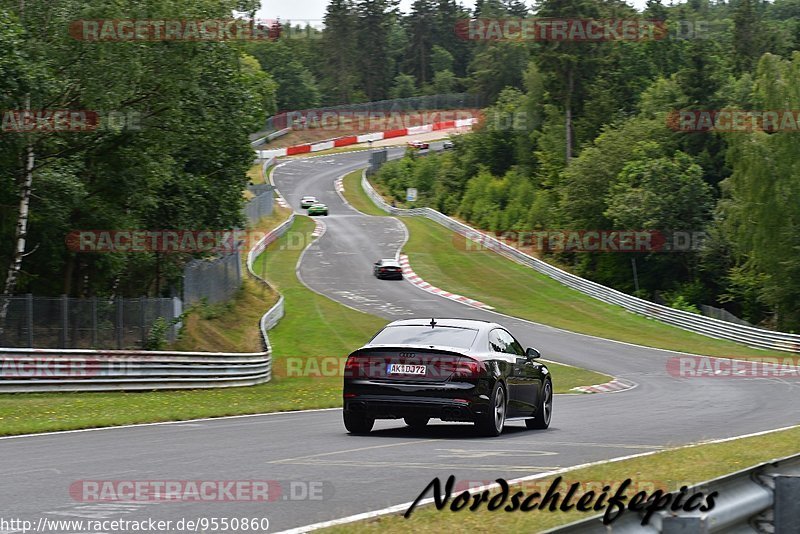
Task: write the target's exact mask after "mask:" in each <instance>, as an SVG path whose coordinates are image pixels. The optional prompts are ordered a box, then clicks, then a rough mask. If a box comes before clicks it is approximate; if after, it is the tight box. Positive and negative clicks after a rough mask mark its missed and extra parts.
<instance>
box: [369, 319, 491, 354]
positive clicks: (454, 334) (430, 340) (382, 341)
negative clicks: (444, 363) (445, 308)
mask: <svg viewBox="0 0 800 534" xmlns="http://www.w3.org/2000/svg"><path fill="white" fill-rule="evenodd" d="M477 335H478V331H477V330H472V329H470V328H453V327H450V326H437V327H434V328H431V327H430V326H411V325H409V326H388V327H386V328H384V329H383V330H381V331H380V332H378V335H376V336H375V337H374V338H373V339H372V341H370V343H372V344H374V345H397V344H406V343H409V344H414V345H438V346H443V347H456V348H459V349H468V348H470V347H471V346H472V343H473V341H475V337H476V336H477Z"/></svg>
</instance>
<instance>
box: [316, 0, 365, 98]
mask: <svg viewBox="0 0 800 534" xmlns="http://www.w3.org/2000/svg"><path fill="white" fill-rule="evenodd" d="M357 22H358V21H357V15H356V12H355V8H354V6H353V1H352V0H331V2H330V3H329V4H328V8H327V10H326V11H325V19H324V23H325V29H324V31H323V32H322V39H321V40H320V41H319V44H320V46H319V51H318V54H319V56H320V57H321V58H322V62H321V63H320V69H321V70H322V72H323V74H324V78H323V80H324V84H325V86H324V98H325V100H326V101H327V102H329V103H335V104H340V103H347V102H350V99H351V98H352V96H353V93H354V91H355V89H356V84H357V82H358V72H357V68H358V67H357V64H356V34H355V32H356V25H357Z"/></svg>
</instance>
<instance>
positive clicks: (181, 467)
mask: <svg viewBox="0 0 800 534" xmlns="http://www.w3.org/2000/svg"><path fill="white" fill-rule="evenodd" d="M400 152H401V151H400V150H393V151H392V155H394V156H397V155H399V154H400ZM368 156H369V153H368V152H355V153H345V154H338V155H333V156H322V157H316V158H309V159H302V160H291V161H288V162H285V163H282V164H281V165H280V166H279V167H278V168H277V169H275V171H274V181H275V183H276V185H277V187H278V188H279V190H280V191H281V193H282V194H283V195H284V197H285V198H286V200H287V201H288V202H289V203H290V204H291V205H292V206H294V207H295V208H296V209H298V208H297V206H298V205H299V199H300V197H301V196H303V195H315V196H317V197H318V198H320V199H321V200H322V201H323V202H325V203H326V204H328V206H329V209H330V216H328V217H325V218H322V220H323V221H324V223H325V224H326V226H327V231H326V232H325V234H324V235H323V236H322V237H321V238H320V239H319V240H318V241H317V242H316V243H315V244H313V245H312V246H311V247H310V248H309V249H308V250H307V252H306V254H305V255H304V256H303V261H302V263H301V265H300V268H299V274H300V275H301V277H302V280H303V281H304V283H306V284H307V285H308V286H309V287H310V288H312V289H313V290H315V291H317V292H319V293H322V294H324V295H326V296H328V297H330V298H332V299H334V300H337V301H339V302H341V303H343V304H346V305H348V306H351V307H353V308H356V309H360V310H364V311H367V312H369V313H372V314H375V315H378V316H381V317H384V318H386V319H396V318H402V317H412V316H421V317H431V316H436V317H444V316H450V317H471V318H480V319H491V320H496V321H498V322H501V323H503V324H505V325H506V326H508V328H510V329H511V331H512V332H513V333H514V334H516V335H517V336H518V337H519V338H520V341H522V342H523V343H524V344H526V345H531V346H536V347H538V348H539V349H540V350H541V352H542V354H543V355H544V356H545V357H546V358H548V359H552V360H556V361H559V362H563V363H568V364H573V365H581V366H585V367H588V368H591V369H596V370H599V371H602V372H606V373H609V374H612V375H614V376H617V377H621V378H627V379H630V380H633V381H635V382H637V383H638V384H639V387H637V388H635V389H633V390H630V391H627V392H624V393H617V394H602V395H584V396H581V395H576V396H559V397H557V398H556V401H555V403H554V417H553V424H552V426H551V428H550V429H549V430H547V431H529V430H526V429H525V427H524V425H523V424H512V425H510V426H509V427H507V429H506V432H504V433H503V435H501V436H500V437H498V438H493V439H486V438H477V437H475V435H474V433H472V432H471V429H470V428H469V426H468V425H463V424H433V425H431V426H430V427H429V428H428V429H427V430H426V431H422V432H418V431H412V430H410V429H408V428H406V427H404V426H403V424H402V423H398V422H392V421H379V422H378V423H377V424H376V430H375V431H374V432H373V433H372V434H371V435H369V436H365V437H355V436H349V435H347V434H346V433H345V430H344V427H343V425H342V423H341V411H340V410H325V411H311V412H303V413H299V412H298V413H287V414H272V415H261V416H249V417H238V418H226V419H216V420H204V421H195V422H186V423H174V424H165V425H145V426H134V427H127V428H117V429H107V430H98V431H89V432H74V433H61V434H49V435H40V436H31V437H19V438H12V439H1V440H0V474H2V475H3V479H4V481H5V483H6V484H5V491H4V492H3V493H2V496H0V517H4V518H9V517H15V518H26V519H31V520H33V521H36V520H38V518H40V517H45V518H48V519H84V520H85V519H92V518H104V519H125V520H137V521H141V520H146V519H149V518H153V519H157V520H172V521H178V520H180V519H181V518H184V519H197V518H202V517H206V518H209V517H228V518H231V517H250V518H254V517H266V518H269V520H270V523H271V526H270V531H279V530H283V529H288V528H292V527H298V526H302V525H307V524H311V523H315V522H319V521H324V520H330V519H334V518H338V517H343V516H348V515H351V514H356V513H361V512H367V511H370V510H375V509H379V508H383V507H386V506H390V505H395V504H398V503H403V502H407V501H411V500H413V499H414V498H415V497H416V496H417V495H418V494H419V492H420V491H421V490H422V488H423V487H424V486H425V485H426V484H427V483H428V482H429V481H430V480H431V479H432V478H433V477H436V476H439V477H447V476H448V475H450V474H455V475H456V476H457V478H458V479H460V480H493V479H495V478H497V477H505V478H509V479H510V478H516V477H521V476H525V475H528V474H535V473H538V472H546V471H550V470H554V469H556V468H562V467H567V466H571V465H576V464H580V463H584V462H589V461H596V460H603V459H609V458H614V457H620V456H626V455H630V454H635V453H639V452H647V451H652V450H659V449H660V448H663V447H666V446H672V445H680V444H685V443H690V442H696V441H700V440H707V439H715V438H725V437H731V436H736V435H741V434H746V433H752V432H758V431H764V430H769V429H774V428H779V427H784V426H787V425H790V424H796V423H798V422H800V415H799V414H798V412H797V410H796V409H795V408H793V406H795V403H796V398H797V393H798V391H800V390H799V389H798V385H800V384H798V382H797V381H794V382H792V381H779V380H767V379H736V380H726V379H676V378H672V377H670V376H669V375H668V373H667V372H666V362H667V359H668V358H670V357H672V356H674V354H671V353H668V352H665V351H659V350H653V349H647V348H642V347H636V346H632V345H627V344H623V343H617V342H613V341H608V340H603V339H598V338H593V337H589V336H583V335H579V334H572V333H568V332H564V331H561V330H558V329H555V328H550V327H547V326H542V325H537V324H533V323H529V322H526V321H522V320H518V319H512V318H505V317H502V316H500V315H498V314H495V313H492V312H489V311H484V310H478V309H475V308H470V307H467V306H464V305H462V304H459V303H456V302H453V301H450V300H447V299H444V298H440V297H437V296H435V295H432V294H429V293H426V292H424V291H422V290H420V289H418V288H416V287H415V286H413V285H412V284H410V283H408V282H406V281H396V282H395V281H378V280H376V279H374V278H373V277H372V275H371V264H372V262H373V261H375V259H377V258H381V257H393V256H394V255H395V253H396V252H397V250H398V247H399V246H400V245H401V244H402V243H403V242H404V239H405V230H404V227H403V226H402V223H401V222H400V221H398V220H396V219H393V218H389V217H370V216H366V215H363V214H360V213H358V212H356V211H354V210H353V209H352V208H350V207H349V206H347V205H346V204H345V203H343V202H342V200H341V199H340V198H339V196H338V195H337V193H336V191H335V188H334V181H335V179H336V178H338V177H340V176H342V175H343V174H345V173H346V172H349V171H352V170H355V169H358V168H361V167H363V166H365V165H366V162H367V160H368ZM413 260H414V258H413V256H412V257H411V262H412V265H413ZM444 289H458V288H444ZM467 296H469V295H467ZM554 379H555V380H556V381H557V380H558V376H557V375H556V376H555V377H554ZM252 479H259V480H264V479H266V480H277V481H283V484H282V485H281V487H282V488H283V489H282V491H281V492H280V493H279V492H278V491H277V490H276V491H274V492H273V494H272V497H274V498H277V500H276V501H273V502H268V503H263V502H169V503H135V504H126V505H120V504H118V503H86V502H80V500H76V495H75V494H72V495H71V494H70V492H69V488H70V486H71V485H73V484H74V483H75V482H76V481H79V480H252ZM287 481H295V482H296V484H295V486H296V487H297V488H298V491H297V492H296V493H295V495H292V494H291V493H290V491H289V487H290V486H289V484H288V483H287ZM303 481H305V482H311V483H314V484H312V487H314V488H315V487H324V488H325V490H324V492H323V493H322V494H321V497H322V498H321V499H311V500H309V499H302V498H301V497H302V496H303V495H302V493H303V491H302V484H300V482H303ZM274 488H277V486H274ZM78 497H79V496H78Z"/></svg>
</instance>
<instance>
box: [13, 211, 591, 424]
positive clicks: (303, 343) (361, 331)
mask: <svg viewBox="0 0 800 534" xmlns="http://www.w3.org/2000/svg"><path fill="white" fill-rule="evenodd" d="M313 230H314V222H313V221H312V220H311V219H309V218H307V217H299V218H298V219H297V220H296V221H295V223H294V225H293V226H292V228H291V231H290V233H288V234H287V235H285V236H284V237H282V238H281V239H279V240H278V241H276V242H275V243H273V244H272V245H270V247H268V248H267V251H266V252H265V253H264V254H262V255H261V256H260V257H259V258H258V260H257V261H256V263H255V266H254V269H255V270H256V272H258V273H266V276H267V277H268V278H269V280H270V282H271V283H272V284H273V285H274V286H275V287H276V288H277V289H278V290H279V291H280V292H281V293H282V294H283V295H284V298H285V310H286V316H285V317H284V318H283V319H282V320H281V321H280V323H278V326H277V327H276V328H275V329H273V330H271V331H270V334H269V336H270V342H271V343H272V345H273V347H274V349H273V358H274V360H273V379H272V380H271V381H270V382H269V383H268V384H261V385H258V386H252V387H242V388H229V389H210V390H191V391H152V392H132V393H122V392H111V393H100V392H98V393H25V394H5V395H0V435H15V434H26V433H35V432H51V431H56V430H75V429H81V428H97V427H106V426H118V425H125V424H134V423H152V422H161V421H179V420H187V419H197V418H205V417H222V416H228V415H242V414H251V413H266V412H276V411H287V410H304V409H311V408H333V407H338V406H341V384H342V379H341V376H340V374H339V372H338V371H337V370H336V367H337V366H339V365H342V364H343V360H344V357H345V356H346V355H347V354H349V353H350V352H351V351H352V350H353V347H357V346H359V345H361V344H363V343H364V341H365V340H367V339H369V338H370V337H372V335H373V334H374V333H375V332H377V331H378V330H379V329H380V328H381V327H382V326H383V325H384V324H386V321H385V320H383V319H380V318H377V317H374V316H372V315H368V314H365V313H361V312H358V311H355V310H352V309H350V308H347V307H345V306H342V305H341V304H338V303H336V302H334V301H332V300H330V299H328V298H326V297H323V296H322V295H318V294H317V293H314V292H313V291H311V290H309V289H308V288H306V287H305V286H304V285H303V284H302V283H300V281H299V280H298V279H297V277H296V275H295V266H296V264H297V261H298V259H299V257H300V254H301V253H302V249H303V247H304V245H305V244H306V243H309V242H310V241H311V239H312V238H311V232H312V231H313ZM299 236H302V238H301V239H298V237H299ZM298 242H300V243H301V245H300V246H298V245H297V243H298ZM252 284H254V283H252ZM245 288H246V290H245V291H243V292H242V293H240V295H239V296H238V297H237V299H236V300H235V301H234V302H233V303H231V304H230V305H226V306H224V307H221V308H219V309H218V308H217V307H211V308H205V309H200V310H199V311H198V313H197V314H195V315H193V317H194V319H192V318H190V320H191V321H195V322H194V323H192V327H191V329H190V330H191V331H190V333H188V334H186V335H185V336H184V338H183V339H182V340H181V341H180V342H179V343H178V347H179V349H180V350H225V349H247V348H250V349H254V350H258V348H257V347H253V344H254V343H257V340H258V330H257V327H256V328H254V325H257V324H258V319H260V317H261V315H263V313H264V311H266V309H267V304H269V305H271V304H272V303H273V302H274V300H275V299H276V298H277V296H276V295H275V294H274V293H273V292H271V291H268V290H267V291H266V292H265V290H264V289H263V286H258V287H257V288H254V287H252V286H251V285H250V284H248V285H246V286H245ZM334 359H336V360H337V361H336V362H333V360H334ZM550 367H551V369H552V370H553V375H554V377H555V379H556V380H555V386H556V389H557V391H558V392H561V391H567V390H569V389H570V388H572V387H574V386H579V385H588V384H596V383H599V382H604V381H606V379H607V378H606V377H605V375H600V374H598V373H592V372H590V371H584V370H582V369H577V368H572V367H565V366H560V365H551V366H550Z"/></svg>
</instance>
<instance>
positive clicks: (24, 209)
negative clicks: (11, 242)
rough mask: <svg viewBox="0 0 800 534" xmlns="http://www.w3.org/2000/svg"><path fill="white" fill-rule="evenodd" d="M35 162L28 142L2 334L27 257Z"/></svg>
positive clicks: (1, 307)
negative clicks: (12, 297)
mask: <svg viewBox="0 0 800 534" xmlns="http://www.w3.org/2000/svg"><path fill="white" fill-rule="evenodd" d="M25 109H26V111H30V109H31V99H30V95H29V96H27V97H26V99H25ZM35 162H36V159H35V156H34V153H33V144H32V142H31V141H28V144H27V146H26V147H25V177H24V179H23V181H22V185H21V186H20V191H19V216H18V217H17V228H16V233H15V241H16V245H15V247H14V254H13V256H12V257H11V265H9V267H8V274H7V275H6V283H5V286H4V287H3V299H2V303H1V304H0V334H2V333H3V330H4V329H5V322H6V316H7V315H8V308H9V306H10V304H11V294H12V293H13V292H14V288H15V287H16V285H17V277H18V276H19V272H20V270H21V268H22V258H23V257H25V242H26V237H27V235H28V212H29V210H30V203H31V189H32V188H33V168H34V165H35Z"/></svg>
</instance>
